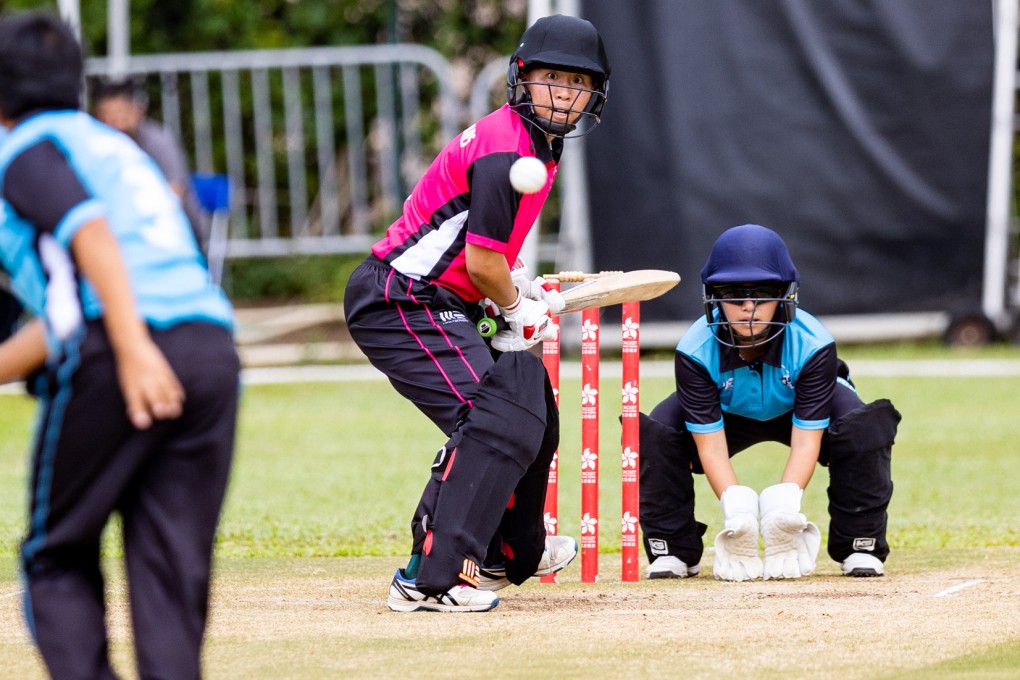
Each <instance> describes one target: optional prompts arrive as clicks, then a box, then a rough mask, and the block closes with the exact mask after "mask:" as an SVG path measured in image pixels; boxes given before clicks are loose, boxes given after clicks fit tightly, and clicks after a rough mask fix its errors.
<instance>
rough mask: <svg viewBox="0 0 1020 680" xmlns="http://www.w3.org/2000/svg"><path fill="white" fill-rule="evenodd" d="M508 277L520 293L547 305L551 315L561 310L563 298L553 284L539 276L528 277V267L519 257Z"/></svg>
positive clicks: (563, 303)
mask: <svg viewBox="0 0 1020 680" xmlns="http://www.w3.org/2000/svg"><path fill="white" fill-rule="evenodd" d="M510 278H511V279H512V280H513V282H514V285H515V286H517V290H519V291H521V295H523V296H524V297H526V298H528V299H530V300H540V301H542V302H544V303H546V304H547V305H549V312H550V313H551V314H552V315H553V316H556V315H557V314H559V313H560V312H562V311H563V307H564V305H565V304H566V302H565V301H564V300H563V296H562V295H560V292H559V291H558V290H556V289H554V288H553V285H552V284H551V283H549V282H548V281H546V280H545V279H543V278H542V277H541V276H536V277H535V278H534V279H528V267H527V266H526V265H525V264H524V262H522V261H521V259H520V258H517V261H516V262H515V263H514V266H513V269H511V270H510Z"/></svg>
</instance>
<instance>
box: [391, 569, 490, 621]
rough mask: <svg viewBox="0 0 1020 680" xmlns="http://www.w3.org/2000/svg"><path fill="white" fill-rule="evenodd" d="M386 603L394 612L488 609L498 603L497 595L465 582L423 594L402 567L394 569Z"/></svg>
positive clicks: (473, 610)
mask: <svg viewBox="0 0 1020 680" xmlns="http://www.w3.org/2000/svg"><path fill="white" fill-rule="evenodd" d="M386 604H387V605H389V608H390V609H392V610H393V611H395V612H420V611H427V612H487V611H489V610H490V609H492V608H493V607H495V606H496V605H497V604H499V598H498V597H496V596H495V595H493V594H492V593H486V592H483V591H481V590H478V589H477V588H472V587H471V586H468V585H464V584H458V585H455V586H454V587H452V588H450V589H449V590H447V591H446V592H445V593H442V594H440V595H426V594H425V593H423V592H421V591H420V590H418V585H417V583H416V581H415V580H414V579H409V578H407V576H405V575H404V570H403V569H397V573H395V574H394V575H393V581H392V582H391V583H390V594H389V597H387V598H386Z"/></svg>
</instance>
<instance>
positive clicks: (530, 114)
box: [506, 14, 610, 137]
mask: <svg viewBox="0 0 1020 680" xmlns="http://www.w3.org/2000/svg"><path fill="white" fill-rule="evenodd" d="M536 66H546V67H549V68H553V69H556V70H558V71H570V72H571V73H584V74H586V75H589V76H591V77H592V80H593V81H594V89H593V90H586V89H582V88H576V89H578V90H579V91H585V92H591V97H590V99H589V100H588V104H587V105H586V106H585V108H584V110H583V111H581V112H580V113H581V114H582V115H581V118H580V119H579V120H578V124H562V123H554V122H553V121H551V120H550V119H549V118H545V117H542V116H540V115H538V114H536V112H535V109H534V107H533V106H532V102H531V95H530V94H529V93H528V88H527V87H525V82H526V81H524V80H523V73H524V71H527V70H528V69H530V68H533V67H536ZM609 72H610V68H609V58H608V57H607V56H606V48H605V45H603V43H602V36H601V35H599V32H598V29H596V28H595V26H594V25H592V23H591V22H590V21H585V20H584V19H580V18H578V17H572V16H566V15H563V14H554V15H552V16H548V17H542V18H541V19H539V20H538V21H536V22H535V23H534V24H532V25H531V27H530V28H528V30H526V31H525V32H524V35H523V36H521V43H520V45H518V47H517V50H516V51H515V52H514V53H513V56H511V57H510V66H509V67H508V68H507V73H506V100H507V103H508V104H510V106H511V107H513V109H514V110H515V111H517V112H518V113H519V114H520V115H521V117H523V118H524V119H525V120H527V121H529V122H531V123H533V124H535V125H537V126H539V127H540V128H541V129H542V130H543V131H544V132H545V133H546V134H550V135H554V136H556V137H566V136H567V135H568V134H570V133H571V132H573V131H574V130H575V129H577V128H578V127H580V130H579V132H578V135H575V136H579V135H582V134H587V133H588V132H590V131H591V130H592V128H594V127H595V126H596V125H598V123H599V121H600V119H601V116H602V109H603V107H605V105H606V98H607V96H608V95H609Z"/></svg>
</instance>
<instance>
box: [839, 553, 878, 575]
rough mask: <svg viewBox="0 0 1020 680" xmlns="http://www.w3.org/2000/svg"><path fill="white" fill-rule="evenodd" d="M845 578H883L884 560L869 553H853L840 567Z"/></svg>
mask: <svg viewBox="0 0 1020 680" xmlns="http://www.w3.org/2000/svg"><path fill="white" fill-rule="evenodd" d="M840 569H842V570H843V576H883V575H885V567H883V566H882V560H880V559H878V558H877V557H875V556H874V555H869V554H867V553H853V554H852V555H850V557H848V558H846V559H845V560H843V564H841V565H840Z"/></svg>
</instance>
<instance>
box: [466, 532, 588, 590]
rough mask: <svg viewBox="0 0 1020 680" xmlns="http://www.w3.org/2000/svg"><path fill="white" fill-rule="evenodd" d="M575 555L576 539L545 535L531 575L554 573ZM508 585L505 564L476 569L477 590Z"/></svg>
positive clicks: (568, 562) (497, 588) (494, 588)
mask: <svg viewBox="0 0 1020 680" xmlns="http://www.w3.org/2000/svg"><path fill="white" fill-rule="evenodd" d="M575 557H577V541H575V540H574V539H573V538H571V537H570V536H546V537H545V550H544V551H543V552H542V559H541V560H539V562H538V569H536V570H535V573H534V574H533V576H548V575H549V574H555V573H556V572H558V571H559V570H560V569H562V568H563V567H565V566H567V565H568V564H570V563H571V562H572V561H573V559H574V558H575ZM508 585H510V580H509V579H508V578H507V577H506V566H505V565H502V564H495V565H485V566H483V567H481V568H479V569H478V589H479V590H499V589H500V588H506V587H507V586H508Z"/></svg>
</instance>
